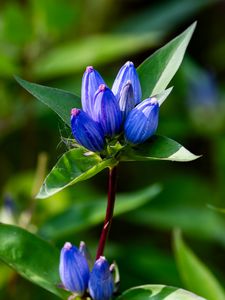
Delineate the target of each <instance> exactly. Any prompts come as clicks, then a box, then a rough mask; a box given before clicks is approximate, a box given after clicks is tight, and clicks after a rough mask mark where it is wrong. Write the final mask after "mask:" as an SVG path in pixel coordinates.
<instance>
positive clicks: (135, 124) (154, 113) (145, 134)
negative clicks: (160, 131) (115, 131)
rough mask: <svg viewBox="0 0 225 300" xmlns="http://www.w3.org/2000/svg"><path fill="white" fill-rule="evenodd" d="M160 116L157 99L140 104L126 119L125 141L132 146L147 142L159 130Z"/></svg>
mask: <svg viewBox="0 0 225 300" xmlns="http://www.w3.org/2000/svg"><path fill="white" fill-rule="evenodd" d="M158 116H159V104H158V101H157V99H156V98H154V97H153V98H149V99H146V100H144V101H143V102H141V103H140V104H138V105H137V106H136V107H135V108H134V109H133V110H132V111H131V112H130V113H129V115H128V117H127V119H126V122H125V125H124V129H125V139H126V140H127V141H128V142H130V143H132V144H140V143H143V142H144V141H146V140H147V139H148V138H149V137H151V136H152V135H153V134H154V133H155V131H156V129H157V126H158Z"/></svg>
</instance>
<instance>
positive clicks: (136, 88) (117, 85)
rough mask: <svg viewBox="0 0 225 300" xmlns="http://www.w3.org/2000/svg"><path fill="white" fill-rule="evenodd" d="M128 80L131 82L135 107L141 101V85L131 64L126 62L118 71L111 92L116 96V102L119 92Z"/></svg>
mask: <svg viewBox="0 0 225 300" xmlns="http://www.w3.org/2000/svg"><path fill="white" fill-rule="evenodd" d="M128 80H130V81H131V84H132V87H133V92H134V101H135V105H137V104H138V103H140V101H141V85H140V81H139V78H138V74H137V71H136V69H135V67H134V64H133V63H132V62H130V61H128V62H126V63H125V65H123V66H122V68H121V69H120V70H119V73H118V74H117V76H116V79H115V81H114V83H113V86H112V92H113V93H114V95H115V96H116V99H117V101H119V98H120V93H121V90H122V88H123V86H124V85H125V84H126V83H127V81H128Z"/></svg>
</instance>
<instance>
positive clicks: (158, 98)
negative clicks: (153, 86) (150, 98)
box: [156, 87, 173, 106]
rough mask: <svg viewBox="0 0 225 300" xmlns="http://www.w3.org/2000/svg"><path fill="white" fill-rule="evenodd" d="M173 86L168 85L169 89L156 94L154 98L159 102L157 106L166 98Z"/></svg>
mask: <svg viewBox="0 0 225 300" xmlns="http://www.w3.org/2000/svg"><path fill="white" fill-rule="evenodd" d="M172 90H173V87H170V88H169V89H167V90H165V91H163V92H162V93H160V94H158V95H156V98H157V100H158V102H159V106H161V105H162V104H163V102H164V101H165V100H166V98H167V97H168V96H169V94H170V93H171V92H172Z"/></svg>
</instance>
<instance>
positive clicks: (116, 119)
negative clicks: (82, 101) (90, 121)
mask: <svg viewBox="0 0 225 300" xmlns="http://www.w3.org/2000/svg"><path fill="white" fill-rule="evenodd" d="M93 115H94V120H95V121H98V122H99V123H100V124H101V126H102V128H103V131H104V134H105V135H106V136H111V137H112V136H114V135H115V134H116V133H119V131H120V128H121V123H122V116H121V112H120V108H119V105H118V103H117V101H116V97H115V96H114V95H113V93H112V91H111V90H110V89H109V88H108V87H107V86H106V85H105V84H101V85H100V86H99V89H98V90H97V92H96V94H95V98H94V112H93Z"/></svg>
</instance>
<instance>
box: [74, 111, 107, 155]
mask: <svg viewBox="0 0 225 300" xmlns="http://www.w3.org/2000/svg"><path fill="white" fill-rule="evenodd" d="M71 127H72V132H73V135H74V138H75V140H76V141H77V142H78V143H79V144H80V145H82V146H84V147H85V148H87V149H89V150H91V151H94V152H98V151H101V150H103V148H104V145H105V140H104V133H103V130H102V128H101V126H100V124H99V123H98V122H95V121H93V120H92V119H91V118H90V117H89V116H88V114H86V113H85V112H84V111H82V110H80V109H77V108H73V109H72V111H71Z"/></svg>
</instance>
